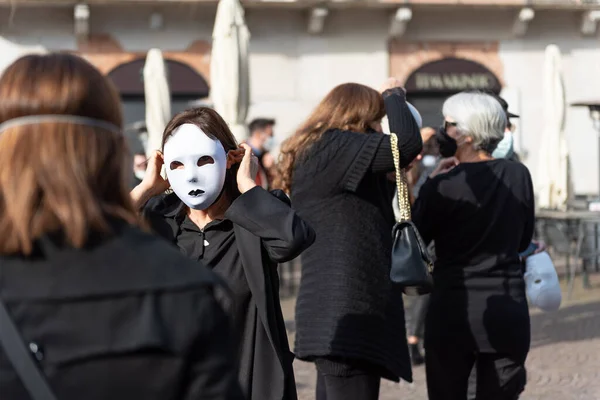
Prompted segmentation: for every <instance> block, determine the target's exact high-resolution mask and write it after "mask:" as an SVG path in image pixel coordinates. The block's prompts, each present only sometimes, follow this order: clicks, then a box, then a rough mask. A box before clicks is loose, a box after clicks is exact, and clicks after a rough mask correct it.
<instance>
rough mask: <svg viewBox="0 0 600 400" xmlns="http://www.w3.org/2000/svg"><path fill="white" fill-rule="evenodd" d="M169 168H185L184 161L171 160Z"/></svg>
mask: <svg viewBox="0 0 600 400" xmlns="http://www.w3.org/2000/svg"><path fill="white" fill-rule="evenodd" d="M169 168H170V169H171V171H173V170H174V169H183V163H181V162H179V161H171V164H169Z"/></svg>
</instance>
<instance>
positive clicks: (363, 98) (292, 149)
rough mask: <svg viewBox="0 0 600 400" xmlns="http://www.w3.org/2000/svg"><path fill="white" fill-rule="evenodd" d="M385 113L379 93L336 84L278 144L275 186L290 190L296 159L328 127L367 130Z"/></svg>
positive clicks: (352, 84)
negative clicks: (297, 127)
mask: <svg viewBox="0 0 600 400" xmlns="http://www.w3.org/2000/svg"><path fill="white" fill-rule="evenodd" d="M384 116H385V107H384V104H383V98H382V97H381V94H380V93H379V92H377V91H376V90H375V89H372V88H370V87H368V86H364V85H360V84H358V83H344V84H342V85H339V86H337V87H335V88H334V89H333V90H332V91H331V92H329V93H328V94H327V95H326V96H325V98H324V99H323V100H322V101H321V103H319V105H318V106H317V108H316V109H315V110H314V111H313V112H312V114H311V115H310V116H309V117H308V119H307V120H306V121H305V122H304V123H303V124H302V125H301V126H300V128H299V129H298V130H297V131H296V132H295V133H294V134H293V135H292V136H291V137H290V138H289V139H287V140H286V141H285V142H283V144H282V146H281V153H280V156H279V163H278V165H277V175H276V177H275V182H274V186H275V187H277V188H280V189H282V190H284V191H285V192H287V193H289V192H291V189H292V180H293V173H294V167H295V165H296V162H297V161H298V160H299V159H301V157H303V156H304V155H305V154H306V151H307V150H308V149H309V148H310V147H311V146H312V145H313V144H315V143H316V142H318V141H319V140H320V139H321V137H323V134H324V133H325V132H327V131H328V130H331V129H341V130H345V131H352V132H360V133H366V132H367V131H368V130H369V129H370V128H371V127H372V125H373V124H374V123H376V122H380V121H381V119H382V118H383V117H384Z"/></svg>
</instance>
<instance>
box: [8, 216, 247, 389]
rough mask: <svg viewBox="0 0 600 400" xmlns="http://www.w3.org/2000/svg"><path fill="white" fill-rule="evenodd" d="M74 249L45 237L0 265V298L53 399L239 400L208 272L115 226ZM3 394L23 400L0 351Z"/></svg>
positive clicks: (215, 282) (215, 284) (223, 319)
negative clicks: (31, 251) (27, 253)
mask: <svg viewBox="0 0 600 400" xmlns="http://www.w3.org/2000/svg"><path fill="white" fill-rule="evenodd" d="M115 229H117V234H116V236H114V237H112V238H110V239H108V240H107V239H98V240H92V242H91V243H90V245H89V246H87V247H86V248H84V249H81V250H76V249H73V248H69V247H66V246H60V245H57V244H56V241H51V240H49V239H43V240H41V241H40V242H39V243H38V246H37V248H36V252H35V255H34V257H27V258H26V257H22V256H13V257H2V258H1V259H0V295H1V296H2V300H3V301H4V303H5V304H6V306H7V308H8V310H9V313H10V314H11V316H12V318H13V320H14V321H15V323H16V325H17V327H18V328H19V330H20V332H21V335H22V337H23V339H24V340H25V342H26V344H30V343H35V344H36V345H37V347H38V351H37V352H36V353H34V355H35V357H36V358H38V359H39V360H40V361H39V365H40V367H41V368H42V370H43V372H44V374H45V376H46V377H47V378H48V382H49V384H50V386H51V388H52V389H53V391H54V392H55V394H56V397H57V398H58V399H59V400H81V399H86V400H106V399H113V400H132V399H144V400H152V399H156V400H165V399H173V400H176V399H177V400H179V399H185V400H192V399H194V400H196V399H203V400H204V399H213V400H234V399H235V400H238V399H241V398H242V394H241V391H240V388H239V385H238V384H237V375H236V370H235V356H234V354H232V351H231V350H232V348H233V343H232V335H231V332H230V331H231V327H230V323H229V318H228V317H227V315H226V314H225V312H224V310H223V309H222V307H221V306H220V305H219V304H218V302H217V301H216V299H215V295H214V293H213V292H214V291H215V290H219V289H220V290H224V287H223V286H222V284H221V283H220V282H221V280H220V278H218V277H217V276H216V275H215V274H214V273H213V272H211V271H210V270H208V269H207V268H204V267H199V266H198V264H196V263H193V262H191V261H189V260H188V259H186V258H185V257H183V256H182V255H181V254H179V252H177V251H176V250H175V249H173V248H172V247H171V246H169V245H168V244H166V243H164V241H163V240H162V239H160V238H156V237H155V236H152V235H149V234H146V233H143V232H141V231H140V230H139V229H137V228H134V227H131V226H127V225H124V224H118V226H116V227H115ZM0 398H1V399H2V400H27V399H29V398H30V397H29V396H28V394H27V393H26V391H25V389H24V387H23V385H22V383H21V380H20V379H19V378H18V376H17V375H16V373H15V372H14V369H13V367H12V365H11V364H10V363H9V361H8V359H7V357H6V355H5V354H4V352H3V350H2V348H1V347H0Z"/></svg>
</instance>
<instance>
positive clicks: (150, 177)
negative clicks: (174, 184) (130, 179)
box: [140, 150, 170, 196]
mask: <svg viewBox="0 0 600 400" xmlns="http://www.w3.org/2000/svg"><path fill="white" fill-rule="evenodd" d="M164 162H165V161H164V158H163V154H162V153H161V152H160V151H159V150H156V151H155V152H154V153H153V154H152V155H151V156H150V158H149V159H148V161H147V165H148V166H147V167H146V173H145V174H144V179H143V180H142V183H141V184H140V185H142V186H143V187H144V188H145V189H146V191H147V192H149V194H150V195H151V196H156V195H159V194H161V193H163V192H165V191H166V190H167V189H168V188H169V187H170V185H169V181H168V180H167V179H165V178H163V177H162V175H161V170H162V167H163V165H164Z"/></svg>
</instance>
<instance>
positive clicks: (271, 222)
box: [225, 186, 315, 263]
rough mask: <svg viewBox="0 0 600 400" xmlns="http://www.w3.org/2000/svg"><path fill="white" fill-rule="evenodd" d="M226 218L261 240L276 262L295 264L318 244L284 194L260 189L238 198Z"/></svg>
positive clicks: (310, 229)
mask: <svg viewBox="0 0 600 400" xmlns="http://www.w3.org/2000/svg"><path fill="white" fill-rule="evenodd" d="M225 217H226V218H227V219H229V220H231V221H232V222H233V223H235V224H237V225H239V226H241V227H242V228H244V229H246V230H248V231H250V232H252V233H253V234H255V235H256V236H258V237H259V238H261V240H262V243H263V245H264V247H265V249H266V250H267V253H268V254H269V257H270V258H271V259H272V260H273V261H275V262H279V263H281V262H286V261H290V260H293V259H294V258H296V257H297V256H299V255H300V253H302V251H304V250H305V249H307V248H308V247H309V246H310V245H312V244H313V242H314V241H315V232H314V231H313V229H312V228H311V227H310V226H309V225H308V224H307V223H306V222H304V220H302V219H301V218H300V217H299V216H298V215H297V214H296V212H295V211H294V210H293V209H292V208H291V207H290V203H289V199H288V198H287V196H286V195H285V194H284V193H283V192H282V191H275V192H273V193H269V192H267V191H266V190H264V189H263V188H261V187H258V186H256V187H254V188H253V189H251V190H249V191H247V192H245V193H244V194H242V195H241V196H240V197H238V198H237V199H236V200H235V201H234V202H233V203H232V204H231V206H230V207H229V209H228V210H227V212H226V213H225Z"/></svg>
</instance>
